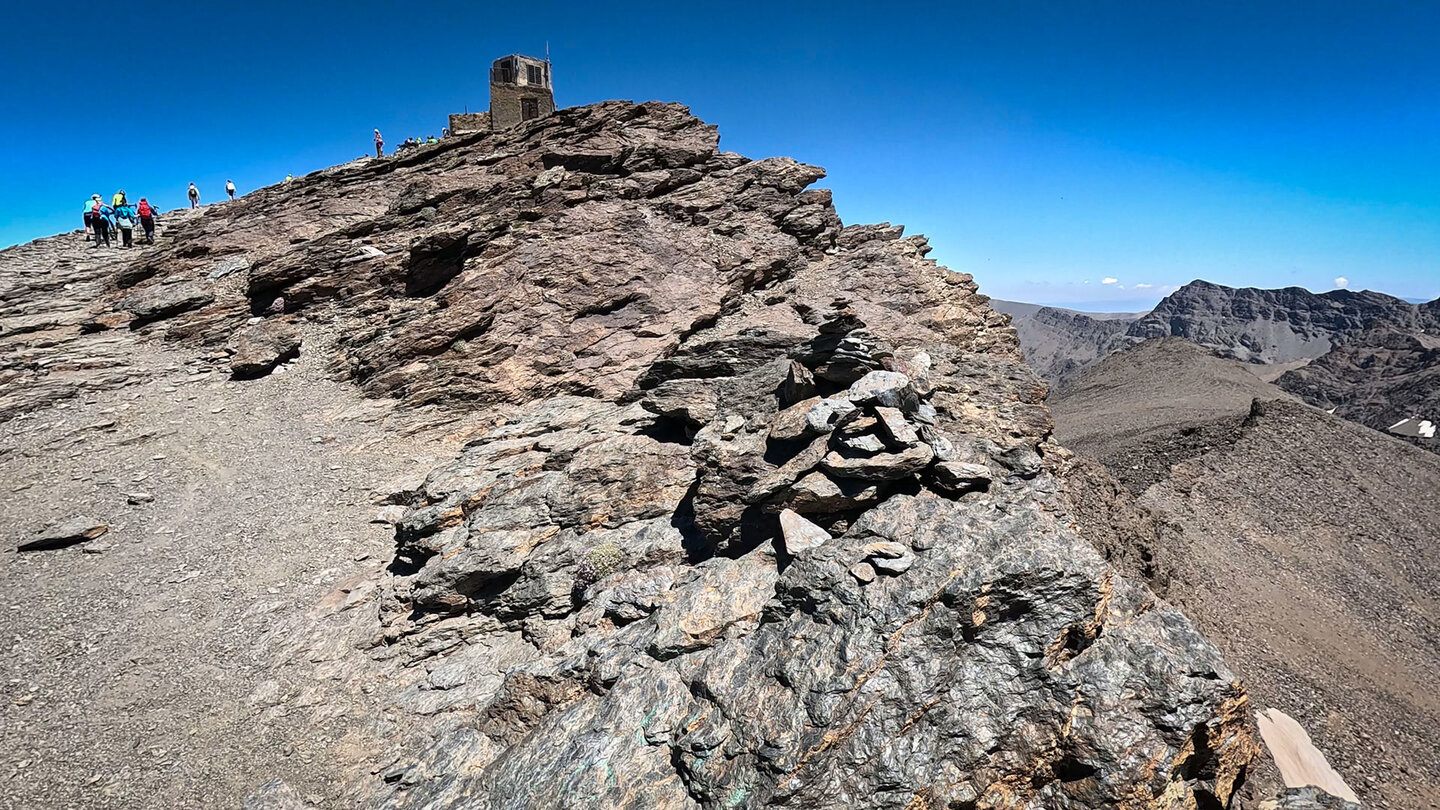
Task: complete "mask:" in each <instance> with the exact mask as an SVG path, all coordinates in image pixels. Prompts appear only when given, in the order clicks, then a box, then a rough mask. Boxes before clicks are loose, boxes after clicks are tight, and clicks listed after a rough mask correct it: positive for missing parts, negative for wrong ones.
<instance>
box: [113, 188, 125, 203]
mask: <svg viewBox="0 0 1440 810" xmlns="http://www.w3.org/2000/svg"><path fill="white" fill-rule="evenodd" d="M124 204H125V189H123V188H122V189H120V190H119V191H117V192H115V196H114V197H111V198H110V207H111V208H119V207H120V206H122V205H124Z"/></svg>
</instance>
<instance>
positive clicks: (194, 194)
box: [190, 186, 200, 200]
mask: <svg viewBox="0 0 1440 810" xmlns="http://www.w3.org/2000/svg"><path fill="white" fill-rule="evenodd" d="M199 197H200V189H198V188H196V187H194V186H191V187H190V199H192V200H194V199H199Z"/></svg>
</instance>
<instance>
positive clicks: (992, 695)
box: [29, 102, 1256, 808]
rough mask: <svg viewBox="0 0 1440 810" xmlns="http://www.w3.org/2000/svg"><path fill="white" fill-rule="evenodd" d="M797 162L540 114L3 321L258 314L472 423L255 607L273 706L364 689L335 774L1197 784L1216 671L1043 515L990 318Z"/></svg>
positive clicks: (114, 329) (808, 798) (776, 801)
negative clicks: (280, 669)
mask: <svg viewBox="0 0 1440 810" xmlns="http://www.w3.org/2000/svg"><path fill="white" fill-rule="evenodd" d="M822 176H823V171H822V170H820V169H818V168H816V167H812V166H806V165H804V164H799V163H796V162H794V161H792V160H789V159H783V158H776V159H769V160H761V161H749V160H747V159H745V158H742V157H740V156H738V155H733V154H729V153H722V152H720V151H719V150H718V136H717V134H716V131H715V129H714V128H713V127H710V126H708V125H706V124H704V123H703V122H701V121H699V120H698V119H695V118H694V117H692V116H690V115H689V113H688V111H687V110H685V109H684V108H683V107H679V106H677V105H664V104H653V103H652V104H641V105H634V104H629V103H625V102H607V103H604V104H599V105H594V106H591V107H585V108H578V109H573V110H566V111H562V112H561V113H558V114H556V115H554V116H550V117H547V118H545V119H542V120H540V121H536V122H533V123H531V124H528V125H526V126H523V127H521V128H517V129H513V130H510V131H507V132H503V133H495V134H481V135H475V136H467V137H462V138H456V139H451V140H446V141H444V142H442V143H440V144H438V145H434V146H428V147H422V148H421V149H419V150H416V151H415V152H412V153H408V154H407V155H405V156H404V157H397V158H387V159H381V160H375V159H368V160H363V161H357V162H356V163H353V164H348V165H345V166H341V167H337V168H335V169H331V170H327V171H325V172H320V173H317V174H316V175H311V176H308V177H305V178H301V179H300V180H297V181H295V182H294V183H291V184H288V185H286V186H283V187H272V188H269V189H264V190H261V191H259V192H256V193H255V194H252V195H248V196H247V197H246V198H245V199H244V200H242V201H240V202H237V203H234V204H233V205H224V206H216V207H214V208H211V209H208V210H206V211H205V212H204V213H203V215H200V216H198V217H196V218H195V219H193V220H190V221H187V222H186V223H185V225H184V227H183V228H176V229H174V231H173V234H172V236H171V237H170V238H168V239H167V240H166V241H167V242H168V244H167V245H166V246H165V247H163V248H161V249H159V250H156V251H153V252H150V253H147V254H144V255H142V256H141V257H140V258H138V259H136V260H134V261H130V262H119V263H117V264H115V265H114V266H113V267H112V268H110V272H108V273H104V274H99V275H97V276H95V278H94V279H92V280H91V281H87V282H86V283H87V284H90V285H92V286H93V287H94V288H95V297H94V299H93V301H94V303H93V304H91V305H90V306H91V307H92V310H91V311H90V312H89V313H87V314H86V316H85V318H86V319H85V320H84V321H83V325H84V332H85V333H84V334H81V331H82V330H80V329H75V330H73V332H74V333H73V334H72V333H71V331H70V330H68V329H62V328H60V327H58V326H56V327H54V328H55V329H56V330H57V331H56V332H55V335H54V337H55V339H54V340H53V342H51V344H49V345H47V347H45V348H44V349H43V351H44V352H51V353H53V354H57V355H64V356H71V355H74V354H75V353H77V352H80V351H82V350H83V347H84V346H86V345H89V344H87V341H97V340H101V339H109V340H118V341H124V340H134V339H137V338H139V339H145V338H158V339H162V340H167V341H170V342H172V343H173V344H174V345H176V346H180V347H186V348H188V349H190V350H193V351H196V352H206V353H214V352H217V351H219V350H220V349H222V347H227V346H228V347H229V350H230V351H233V352H234V353H235V355H236V356H237V357H238V356H240V355H241V354H242V352H243V354H244V355H245V357H244V362H243V368H244V369H246V370H247V371H246V373H247V374H248V373H254V372H252V371H251V370H259V371H263V368H264V366H265V363H264V362H263V358H257V357H256V356H255V355H257V354H263V349H264V347H274V348H275V350H276V351H279V350H280V349H284V350H285V351H286V352H294V351H296V350H297V349H296V348H295V346H294V344H295V343H296V342H297V340H299V342H300V346H299V348H298V351H299V352H300V353H301V355H302V356H303V355H305V353H306V352H307V351H313V350H314V347H316V346H323V347H329V346H332V345H333V351H332V355H331V357H330V366H331V368H332V369H333V372H334V373H335V374H336V375H337V376H339V377H341V378H344V379H348V380H352V381H354V383H355V384H356V385H358V386H359V387H360V388H361V389H362V390H364V391H365V392H367V393H369V394H372V395H375V396H377V397H390V398H394V399H396V400H398V401H399V402H401V403H402V404H403V405H406V406H411V407H416V408H423V407H430V406H437V405H438V406H444V408H446V409H448V412H451V413H460V412H469V413H476V412H479V413H483V414H484V415H485V420H486V421H487V422H488V423H489V424H488V425H487V427H485V428H484V429H482V430H479V431H478V432H477V433H476V434H475V436H474V438H473V439H472V441H470V443H469V444H468V445H467V446H466V448H465V449H464V450H463V451H462V452H460V453H459V454H458V455H457V456H455V457H454V458H453V460H451V461H449V462H446V463H443V464H440V465H439V466H437V467H436V468H435V469H434V470H433V471H432V472H430V473H429V475H428V476H426V477H425V478H424V480H423V481H413V482H409V483H407V484H405V485H404V486H397V487H396V488H395V491H394V492H393V493H388V494H387V498H388V500H389V501H390V502H391V503H393V504H396V505H398V506H401V507H403V515H401V516H399V517H397V518H396V520H397V526H396V554H395V558H394V560H393V563H392V565H391V566H390V567H389V570H388V571H387V572H383V573H381V574H378V575H376V577H375V578H374V579H373V580H372V581H371V582H369V583H368V584H365V585H363V586H361V585H355V584H353V583H352V585H349V586H347V589H346V591H345V594H346V595H345V596H344V597H342V598H340V599H337V600H336V603H337V604H343V607H340V608H334V607H333V606H332V607H330V608H327V609H326V610H325V611H322V615H321V617H319V618H314V619H313V623H310V624H307V623H305V622H296V623H290V624H286V625H285V626H282V627H278V628H277V629H276V631H275V632H276V637H275V639H274V644H275V645H276V646H277V648H281V649H284V650H286V651H287V652H286V655H287V658H289V659H292V660H309V661H323V662H325V663H324V664H323V665H322V666H323V670H324V672H325V678H324V684H323V686H322V685H319V684H318V682H317V684H316V685H311V686H307V687H304V689H305V690H322V691H319V692H316V691H304V692H303V696H297V697H296V699H295V700H294V701H293V703H294V705H297V706H301V707H317V708H312V709H306V710H305V711H313V712H315V713H316V715H317V716H318V715H319V714H320V713H321V712H323V711H328V710H329V707H333V706H336V705H343V704H344V703H345V701H346V700H348V699H350V698H353V697H354V696H356V695H359V694H361V693H363V694H364V695H366V696H369V697H370V699H373V696H374V695H375V694H376V689H377V684H380V685H382V686H381V687H379V688H380V689H381V690H382V693H383V700H384V701H385V705H386V707H387V708H386V709H385V721H384V722H383V723H378V724H377V725H376V726H375V727H373V728H369V729H368V730H367V732H364V733H370V734H373V737H374V739H373V740H372V741H371V743H370V747H369V748H368V749H367V750H376V751H378V752H380V753H375V754H373V755H372V756H373V759H372V760H371V761H366V762H357V763H354V764H355V765H356V769H355V771H354V772H353V774H351V776H352V778H350V779H349V781H348V787H347V788H346V797H347V800H348V801H351V802H353V803H355V804H357V805H364V806H371V805H375V804H381V805H383V806H394V807H409V806H414V807H421V806H460V805H473V806H486V807H516V808H519V807H533V806H557V805H558V806H569V807H581V806H584V807H591V806H595V807H677V808H679V807H740V806H747V807H762V806H792V807H811V806H869V807H970V808H1002V807H1006V808H1009V807H1014V808H1019V807H1055V808H1102V807H1106V808H1108V807H1135V808H1140V807H1164V808H1170V807H1173V808H1182V807H1184V808H1189V807H1215V806H1224V805H1226V804H1227V803H1228V802H1229V800H1230V798H1231V795H1232V794H1233V792H1234V790H1235V788H1236V786H1237V785H1238V784H1239V783H1240V782H1241V781H1242V780H1243V777H1244V774H1245V772H1246V770H1247V768H1248V767H1249V763H1250V761H1251V759H1252V758H1253V756H1254V754H1255V752H1256V746H1255V743H1254V742H1253V740H1252V736H1251V733H1250V729H1249V722H1250V721H1249V710H1248V701H1247V698H1246V696H1245V693H1244V691H1243V689H1242V688H1241V687H1240V686H1239V684H1238V683H1236V682H1235V678H1234V676H1233V675H1232V674H1231V673H1230V672H1229V671H1228V670H1227V669H1226V668H1225V666H1224V665H1223V664H1222V662H1221V661H1220V659H1219V656H1218V654H1217V653H1216V652H1215V650H1214V648H1213V647H1212V646H1211V645H1210V644H1209V643H1208V642H1206V640H1205V639H1204V638H1203V637H1201V636H1200V635H1199V634H1198V633H1197V632H1196V631H1195V630H1194V628H1193V627H1192V626H1191V625H1190V624H1189V622H1188V621H1187V620H1186V619H1185V618H1184V617H1183V616H1182V615H1181V614H1180V613H1178V612H1177V611H1175V610H1174V609H1172V608H1171V607H1169V606H1168V605H1166V604H1165V603H1164V602H1161V601H1159V600H1158V599H1156V598H1155V596H1154V595H1153V594H1151V593H1150V592H1149V591H1148V590H1146V589H1145V588H1144V587H1142V586H1139V585H1137V584H1134V583H1132V582H1130V581H1129V580H1127V579H1125V578H1124V577H1122V576H1119V575H1117V574H1116V573H1115V572H1114V571H1113V570H1111V569H1110V568H1108V566H1107V565H1106V564H1105V563H1104V561H1103V560H1101V558H1100V557H1099V556H1098V555H1097V554H1096V553H1095V551H1094V550H1093V549H1092V548H1091V547H1090V546H1089V545H1088V544H1087V543H1086V542H1085V541H1083V540H1082V539H1081V538H1080V537H1079V536H1078V535H1077V534H1076V533H1075V531H1074V529H1073V528H1072V527H1071V522H1070V519H1069V516H1068V512H1069V506H1068V502H1067V501H1066V499H1065V496H1064V495H1063V492H1062V489H1061V487H1060V481H1059V480H1058V479H1057V477H1056V472H1055V468H1056V463H1057V462H1056V459H1057V458H1058V457H1059V456H1060V455H1061V454H1062V453H1061V451H1059V449H1058V448H1056V447H1055V446H1054V445H1053V444H1052V443H1051V442H1050V438H1049V437H1050V431H1051V423H1050V417H1049V413H1048V412H1047V411H1046V409H1045V407H1044V405H1043V404H1042V399H1043V396H1044V391H1045V387H1044V385H1043V383H1042V382H1041V381H1040V380H1039V379H1038V378H1037V377H1036V376H1035V375H1034V374H1033V372H1031V371H1029V370H1028V369H1027V368H1025V367H1024V365H1023V364H1022V363H1021V361H1020V357H1019V351H1018V346H1017V343H1016V339H1015V335H1014V332H1013V330H1011V329H1010V328H1009V327H1008V326H1007V325H1006V319H1005V318H1004V317H1002V316H999V315H997V314H996V313H995V312H993V311H992V310H991V309H990V307H989V306H988V305H987V299H986V298H985V297H984V296H982V295H980V294H978V291H977V289H976V286H975V284H974V282H973V281H972V280H971V278H970V277H969V276H967V275H964V274H960V273H954V272H951V271H949V270H947V269H945V268H941V267H937V266H936V265H935V264H934V262H933V261H930V260H927V259H925V258H924V257H925V254H926V253H927V252H928V246H927V244H926V242H925V240H924V239H923V238H922V237H903V236H902V232H901V229H899V228H892V227H889V226H884V225H880V226H852V227H843V226H842V224H841V223H840V221H839V218H838V217H837V215H836V213H835V210H834V208H833V207H832V205H831V203H830V196H829V194H828V192H825V191H822V190H812V189H809V188H808V187H809V186H810V185H811V184H812V183H813V182H815V181H816V180H818V179H819V178H820V177H822ZM67 317H70V316H67ZM282 326H283V327H285V328H284V329H282V328H281V327H282ZM287 330H289V331H287ZM322 337H323V338H324V339H322ZM257 347H259V348H257ZM31 348H32V349H34V347H31ZM34 350H36V351H42V350H41V349H34ZM232 365H235V367H236V370H237V373H239V372H240V369H241V368H242V365H241V364H239V363H237V362H235V361H232ZM43 376H44V375H41V374H38V373H36V374H33V375H32V377H31V378H29V380H30V384H31V387H35V386H39V387H40V388H43V385H42V378H43ZM107 379H109V378H107ZM97 384H124V380H123V379H122V380H120V381H119V382H104V381H101V382H99V383H97ZM40 388H36V390H40ZM47 390H49V392H50V393H51V394H52V395H55V396H62V395H64V390H62V389H59V388H51V389H47ZM324 690H328V691H324ZM320 694H323V695H324V698H323V699H322V698H318V697H316V695H320ZM347 696H348V697H347ZM357 699H358V698H357ZM300 714H301V715H304V711H302V712H300ZM357 733H362V732H357ZM362 734H363V733H362Z"/></svg>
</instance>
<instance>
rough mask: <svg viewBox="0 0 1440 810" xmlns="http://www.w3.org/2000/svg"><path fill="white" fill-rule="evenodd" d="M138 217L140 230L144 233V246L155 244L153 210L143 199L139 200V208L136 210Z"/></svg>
mask: <svg viewBox="0 0 1440 810" xmlns="http://www.w3.org/2000/svg"><path fill="white" fill-rule="evenodd" d="M135 213H137V214H139V215H140V229H141V230H143V231H145V244H147V245H153V244H155V208H154V207H153V206H151V205H150V202H149V201H148V200H146V199H145V198H144V197H141V198H140V206H139V208H137V209H136V212H135Z"/></svg>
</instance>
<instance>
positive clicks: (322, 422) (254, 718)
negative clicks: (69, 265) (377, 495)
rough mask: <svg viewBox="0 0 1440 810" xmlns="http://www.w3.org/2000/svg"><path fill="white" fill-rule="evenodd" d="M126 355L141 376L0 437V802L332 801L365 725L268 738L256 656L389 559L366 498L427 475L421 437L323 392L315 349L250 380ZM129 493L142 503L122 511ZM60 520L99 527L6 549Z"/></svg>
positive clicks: (340, 720)
mask: <svg viewBox="0 0 1440 810" xmlns="http://www.w3.org/2000/svg"><path fill="white" fill-rule="evenodd" d="M132 352H133V354H132V357H131V363H132V367H133V368H134V369H136V370H141V371H144V372H148V373H151V374H153V377H151V378H150V379H149V380H148V381H146V382H143V383H140V384H136V385H132V386H130V387H127V388H125V389H123V390H116V391H104V392H100V393H96V394H88V395H82V396H80V397H77V398H75V399H71V400H68V401H66V402H62V403H60V404H58V405H56V406H55V407H53V408H50V409H45V410H39V411H35V412H33V413H30V414H27V415H25V416H22V417H21V418H18V419H15V420H13V421H11V422H10V423H8V424H7V426H6V427H7V429H6V432H5V435H4V438H3V439H0V493H3V498H0V535H3V537H4V538H5V540H6V542H7V543H8V545H9V548H10V549H11V550H8V551H6V552H5V553H3V554H0V592H3V593H4V595H5V598H4V603H3V605H4V609H5V610H6V612H7V613H8V616H7V619H6V621H5V624H4V629H3V631H0V633H3V638H4V641H3V644H4V649H5V651H6V655H5V656H4V658H3V662H0V683H3V705H0V807H4V808H7V809H8V808H16V810H20V808H25V809H26V810H31V809H33V808H45V807H56V808H58V807H147V808H161V807H166V808H168V807H176V808H179V807H234V806H238V805H239V803H240V800H241V799H242V798H243V797H244V796H245V795H246V794H247V793H248V792H250V791H252V790H254V789H255V788H256V787H257V786H258V785H260V784H261V783H263V782H265V781H268V780H270V779H273V778H279V777H283V778H285V779H286V780H287V781H288V782H289V783H290V784H292V785H294V786H295V787H296V788H297V789H298V790H299V791H300V792H301V794H302V795H303V796H305V797H306V798H309V799H311V800H312V801H314V802H316V803H321V804H325V805H331V804H332V801H331V798H332V797H333V795H334V790H335V786H334V785H333V784H332V780H333V779H334V778H335V777H337V776H338V775H339V770H340V769H339V768H337V767H336V765H337V763H336V762H335V761H334V758H335V754H334V753H333V751H332V750H331V748H330V746H331V744H332V742H333V741H334V740H335V739H337V738H338V737H340V736H341V735H343V734H345V733H346V732H348V731H351V730H352V729H355V728H366V727H367V723H366V719H365V718H362V717H359V716H356V713H357V712H363V711H364V709H363V707H360V708H357V707H354V706H350V707H346V708H344V709H343V712H344V714H343V715H342V716H340V717H336V718H334V721H333V723H332V724H330V726H329V727H327V726H321V727H315V726H313V725H312V722H313V721H312V718H311V717H310V716H308V713H297V715H296V716H295V720H294V722H287V718H288V717H289V716H290V711H289V709H288V707H286V706H284V705H283V704H282V705H272V704H273V701H271V700H269V699H268V697H267V694H268V693H269V692H271V691H274V690H275V687H276V683H277V678H283V677H285V675H284V674H283V673H282V672H281V671H280V669H281V663H282V662H279V661H275V660H272V659H273V656H274V653H273V652H267V650H269V649H271V648H267V647H264V646H262V639H263V637H264V634H265V631H266V629H267V628H269V627H272V626H274V625H276V624H279V623H283V622H285V621H286V620H287V619H289V618H292V617H295V616H297V615H299V614H302V613H303V612H304V611H306V610H308V609H310V608H311V607H312V606H313V605H315V603H316V602H317V601H318V600H319V599H320V598H321V597H322V596H323V595H324V594H325V593H326V592H327V591H329V590H330V589H332V588H333V587H334V583H335V582H336V581H338V580H341V579H343V578H345V577H346V576H350V575H353V574H355V573H357V572H360V571H362V570H366V569H370V570H373V569H374V568H375V567H377V566H379V565H381V564H383V562H384V561H386V560H388V559H389V557H390V550H391V547H392V540H391V531H390V527H389V526H385V525H380V524H373V523H369V522H368V521H369V520H370V519H371V518H372V516H373V515H374V514H375V512H376V511H377V507H376V506H375V505H373V503H372V500H373V495H372V493H371V490H372V489H373V488H374V487H375V486H379V485H382V484H383V483H385V482H386V481H387V480H390V479H393V478H394V477H396V476H398V475H402V474H404V473H407V472H411V471H414V470H422V469H426V468H428V466H429V463H432V462H433V458H434V455H433V454H434V451H435V450H436V449H437V448H438V445H437V444H436V439H435V436H434V432H433V431H432V432H431V433H422V434H419V435H412V436H405V435H403V431H402V430H401V429H399V427H401V426H397V425H396V424H395V423H394V422H395V420H393V419H391V418H390V417H389V408H388V406H387V405H386V404H385V403H381V402H376V401H366V400H363V399H362V398H361V397H360V396H359V395H358V394H357V393H356V392H355V390H354V388H353V386H349V385H346V384H344V383H341V382H334V381H330V380H327V379H326V377H325V374H324V373H323V369H322V368H321V365H322V364H321V360H320V355H322V354H323V353H322V352H318V351H313V352H310V353H308V354H306V355H304V356H302V358H301V359H300V360H299V361H297V362H296V363H295V364H293V365H292V366H291V367H290V368H289V369H287V371H286V373H283V374H276V375H274V376H272V377H269V378H266V379H262V380H255V381H249V382H234V381H231V380H230V379H229V377H228V375H226V374H223V373H221V371H220V370H218V369H216V370H212V367H211V366H209V365H206V364H205V363H203V362H197V361H195V359H194V358H193V357H189V356H186V355H182V354H178V353H174V352H170V351H167V350H164V349H159V348H156V347H153V346H147V345H141V346H134V347H132ZM427 447H428V448H430V451H429V452H428V453H427V451H426V449H425V448H427ZM140 493H144V494H146V495H149V496H153V499H154V500H153V502H141V503H135V504H131V503H127V495H129V494H140ZM129 500H141V501H143V500H144V499H143V498H130V499H129ZM74 515H87V516H89V517H93V518H95V519H98V520H101V521H104V522H107V523H109V524H110V526H111V529H110V531H109V533H107V534H106V535H104V536H103V537H101V538H99V539H98V540H95V541H92V542H91V543H89V544H86V545H83V546H77V547H71V548H67V549H62V550H58V551H44V552H29V553H16V552H14V551H13V548H14V545H15V543H16V542H17V541H19V540H20V539H22V538H23V537H25V536H27V535H29V534H31V533H33V532H35V531H37V530H39V529H41V528H43V527H44V526H46V525H48V524H50V523H52V522H54V521H58V520H62V519H65V518H68V517H71V516H74ZM96 552H98V553H96ZM295 677H298V678H306V677H311V674H310V673H308V672H296V673H295ZM300 714H306V715H307V716H305V717H304V718H303V721H302V718H301V717H300V716H299V715H300Z"/></svg>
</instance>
